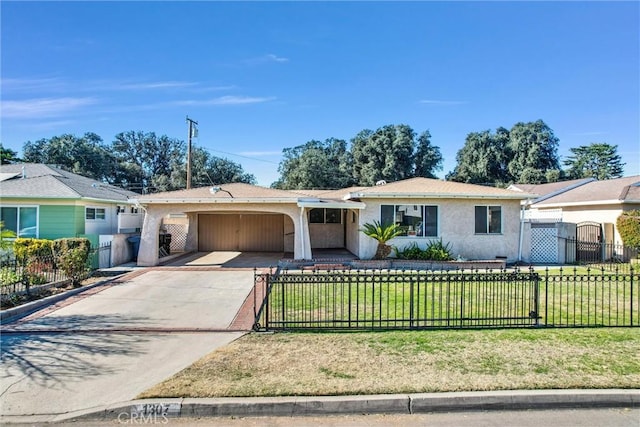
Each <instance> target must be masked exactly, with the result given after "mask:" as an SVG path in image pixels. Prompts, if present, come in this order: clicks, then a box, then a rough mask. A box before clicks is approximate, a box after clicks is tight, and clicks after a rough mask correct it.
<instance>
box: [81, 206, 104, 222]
mask: <svg viewBox="0 0 640 427" xmlns="http://www.w3.org/2000/svg"><path fill="white" fill-rule="evenodd" d="M85 218H86V219H88V220H96V221H104V220H105V219H106V218H107V215H106V210H105V208H87V210H86V215H85Z"/></svg>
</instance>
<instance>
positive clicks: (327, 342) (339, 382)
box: [139, 328, 640, 398]
mask: <svg viewBox="0 0 640 427" xmlns="http://www.w3.org/2000/svg"><path fill="white" fill-rule="evenodd" d="M638 349H640V329H639V328H618V329H506V330H449V331H437V330H429V331H391V332H375V333H374V332H353V333H276V334H259V333H254V334H250V335H246V336H244V337H242V338H241V339H239V340H237V341H235V342H233V343H231V344H230V345H228V346H226V347H224V348H222V349H219V350H218V351H215V352H213V353H211V354H209V355H208V356H206V357H204V358H203V359H201V360H199V361H198V362H196V363H195V364H193V365H192V366H191V367H189V368H187V369H185V370H183V371H182V372H180V373H178V374H177V375H175V376H174V377H172V378H169V379H167V380H166V381H164V382H163V383H161V384H158V385H157V386H155V387H153V388H151V389H150V390H147V391H146V392H144V393H142V394H141V395H140V396H139V397H144V398H150V397H224V396H282V395H345V394H378V393H383V394H384V393H419V392H445V391H472V390H509V389H564V388H640V351H638Z"/></svg>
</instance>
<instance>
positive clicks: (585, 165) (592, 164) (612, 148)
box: [564, 142, 624, 180]
mask: <svg viewBox="0 0 640 427" xmlns="http://www.w3.org/2000/svg"><path fill="white" fill-rule="evenodd" d="M569 151H571V153H572V155H571V156H569V157H568V158H567V160H565V161H564V165H565V166H567V167H568V169H567V170H566V174H567V176H568V177H570V178H572V179H578V178H591V177H593V178H597V179H600V180H602V179H611V178H620V177H621V176H622V174H623V172H624V163H622V158H621V157H620V156H619V155H618V146H617V145H609V144H606V143H595V142H594V143H591V144H589V145H581V146H580V147H575V148H570V149H569Z"/></svg>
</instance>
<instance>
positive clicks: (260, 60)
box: [244, 53, 289, 65]
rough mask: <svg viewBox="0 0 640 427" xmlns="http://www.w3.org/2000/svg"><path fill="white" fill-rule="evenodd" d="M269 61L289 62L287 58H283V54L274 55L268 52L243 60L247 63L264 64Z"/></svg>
mask: <svg viewBox="0 0 640 427" xmlns="http://www.w3.org/2000/svg"><path fill="white" fill-rule="evenodd" d="M269 62H278V63H281V64H282V63H285V62H289V58H285V57H283V56H278V55H274V54H273V53H268V54H266V55H263V56H258V57H256V58H250V59H247V60H245V61H244V63H246V64H249V65H258V64H266V63H269Z"/></svg>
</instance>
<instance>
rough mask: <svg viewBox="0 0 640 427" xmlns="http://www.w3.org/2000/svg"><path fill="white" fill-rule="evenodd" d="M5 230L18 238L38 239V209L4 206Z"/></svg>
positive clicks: (2, 215) (2, 212) (2, 218)
mask: <svg viewBox="0 0 640 427" xmlns="http://www.w3.org/2000/svg"><path fill="white" fill-rule="evenodd" d="M0 219H1V220H2V222H3V224H4V228H6V229H7V230H11V231H13V232H14V233H16V236H17V237H38V208H37V207H35V206H3V207H2V208H1V218H0Z"/></svg>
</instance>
